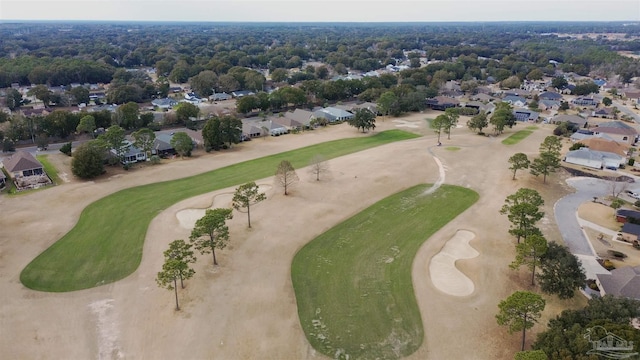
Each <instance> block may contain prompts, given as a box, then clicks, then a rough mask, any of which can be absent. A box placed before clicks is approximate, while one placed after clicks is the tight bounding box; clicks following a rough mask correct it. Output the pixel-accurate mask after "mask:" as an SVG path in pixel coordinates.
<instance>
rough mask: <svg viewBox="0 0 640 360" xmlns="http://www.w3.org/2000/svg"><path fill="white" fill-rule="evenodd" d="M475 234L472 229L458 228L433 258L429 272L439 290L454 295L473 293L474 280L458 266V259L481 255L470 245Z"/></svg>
mask: <svg viewBox="0 0 640 360" xmlns="http://www.w3.org/2000/svg"><path fill="white" fill-rule="evenodd" d="M475 236H476V235H475V234H474V233H472V232H471V231H468V230H458V231H457V232H456V234H455V235H454V236H453V237H452V238H451V239H449V241H447V243H446V244H445V245H444V247H443V248H442V250H440V252H439V253H437V254H436V255H435V256H434V257H433V258H431V262H430V263H429V274H430V276H431V281H432V282H433V285H435V287H436V288H438V290H440V291H442V292H443V293H446V294H449V295H453V296H467V295H471V294H472V293H473V291H474V290H475V286H474V284H473V281H471V279H469V278H468V277H467V276H466V275H465V274H463V273H462V272H461V271H460V270H458V268H456V261H457V260H459V259H472V258H474V257H476V256H478V255H480V253H479V252H477V251H476V250H475V249H474V248H472V247H471V245H469V242H470V241H471V240H472V239H473V238H474V237H475Z"/></svg>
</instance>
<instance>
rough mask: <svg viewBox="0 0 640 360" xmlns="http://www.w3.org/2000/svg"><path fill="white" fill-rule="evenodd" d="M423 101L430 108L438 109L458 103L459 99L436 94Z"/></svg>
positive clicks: (454, 105)
mask: <svg viewBox="0 0 640 360" xmlns="http://www.w3.org/2000/svg"><path fill="white" fill-rule="evenodd" d="M425 103H426V105H427V106H428V107H430V108H431V109H433V110H440V111H444V110H447V109H448V108H452V107H456V106H458V105H460V101H458V100H457V99H454V98H451V97H447V96H436V97H434V98H430V99H426V100H425Z"/></svg>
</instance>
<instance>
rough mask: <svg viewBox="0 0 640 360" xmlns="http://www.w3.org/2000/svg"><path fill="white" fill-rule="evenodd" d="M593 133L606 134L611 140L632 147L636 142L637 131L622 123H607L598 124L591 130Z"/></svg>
mask: <svg viewBox="0 0 640 360" xmlns="http://www.w3.org/2000/svg"><path fill="white" fill-rule="evenodd" d="M593 132H594V133H595V134H596V135H598V134H606V135H608V136H609V137H611V138H612V139H613V140H615V141H618V142H622V143H626V144H629V145H633V144H634V143H635V142H636V138H637V136H638V131H637V130H636V129H634V128H633V127H631V126H629V125H627V124H625V123H623V122H622V121H609V122H606V123H603V124H599V125H598V127H596V128H595V129H593Z"/></svg>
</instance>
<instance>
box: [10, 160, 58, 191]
mask: <svg viewBox="0 0 640 360" xmlns="http://www.w3.org/2000/svg"><path fill="white" fill-rule="evenodd" d="M4 168H5V169H6V170H7V172H8V173H9V176H10V177H11V178H12V179H13V182H14V184H15V185H16V188H17V189H18V190H24V189H35V188H38V187H40V186H44V185H49V184H51V179H49V176H47V173H45V171H44V169H43V166H42V164H41V163H40V162H39V161H38V160H36V158H35V157H34V156H33V155H31V153H29V152H26V151H18V152H16V153H15V154H13V155H11V156H10V157H9V158H7V159H5V160H4Z"/></svg>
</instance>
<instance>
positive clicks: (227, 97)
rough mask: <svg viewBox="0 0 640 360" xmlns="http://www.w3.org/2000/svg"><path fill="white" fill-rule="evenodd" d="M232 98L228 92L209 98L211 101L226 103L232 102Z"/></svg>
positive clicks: (215, 94)
mask: <svg viewBox="0 0 640 360" xmlns="http://www.w3.org/2000/svg"><path fill="white" fill-rule="evenodd" d="M232 98H233V97H232V96H231V95H229V94H227V93H226V92H222V93H214V94H213V95H211V96H209V100H211V101H224V100H231V99H232Z"/></svg>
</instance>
